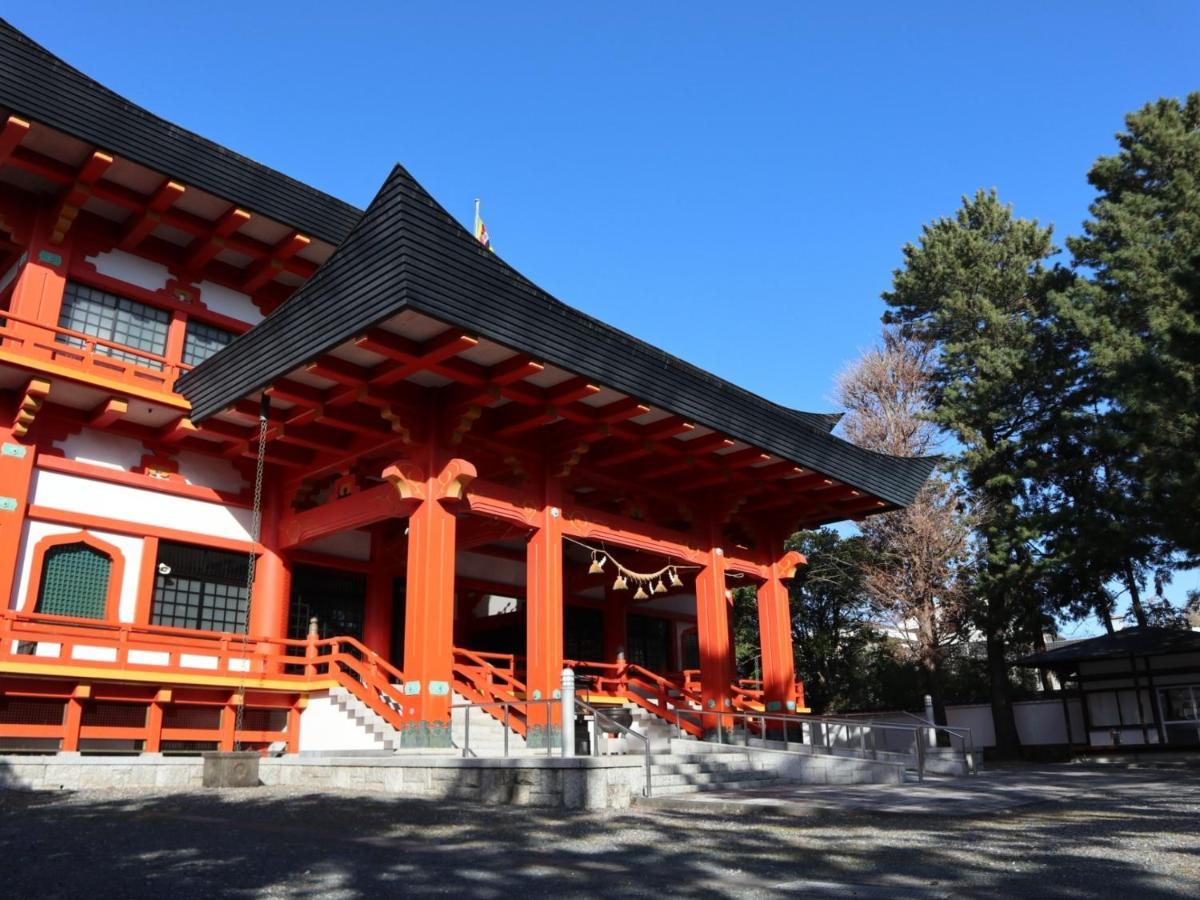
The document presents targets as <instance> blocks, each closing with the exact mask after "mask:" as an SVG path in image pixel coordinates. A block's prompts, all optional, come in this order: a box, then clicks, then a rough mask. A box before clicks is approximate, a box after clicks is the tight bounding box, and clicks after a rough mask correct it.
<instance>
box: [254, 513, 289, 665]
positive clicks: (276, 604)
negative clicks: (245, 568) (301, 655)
mask: <svg viewBox="0 0 1200 900" xmlns="http://www.w3.org/2000/svg"><path fill="white" fill-rule="evenodd" d="M281 504H282V498H281V495H280V493H279V491H278V490H273V489H272V490H266V491H265V492H264V496H263V514H262V536H261V538H260V541H259V543H260V544H261V545H262V552H261V553H259V555H258V559H257V561H256V562H255V564H254V584H253V586H252V589H251V591H252V592H251V602H250V623H249V628H250V636H251V637H253V638H257V639H258V644H257V647H256V652H257V653H258V654H259V658H260V671H278V669H279V667H280V666H281V665H282V663H280V662H278V661H276V662H274V663H271V662H269V660H270V659H271V657H273V656H278V650H279V647H278V645H277V644H272V643H271V640H272V639H278V638H283V637H286V636H287V626H288V606H289V599H290V597H289V595H290V593H291V583H292V573H291V567H290V566H289V565H288V562H287V560H286V559H284V557H283V554H282V553H281V552H280V551H279V516H280V506H281Z"/></svg>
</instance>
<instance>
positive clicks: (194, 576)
mask: <svg viewBox="0 0 1200 900" xmlns="http://www.w3.org/2000/svg"><path fill="white" fill-rule="evenodd" d="M247 598H248V594H247V591H246V557H245V555H244V554H241V553H229V552H226V551H224V550H210V549H208V548H207V547H193V546H189V545H187V544H169V543H167V542H165V541H164V542H161V543H160V544H159V545H158V574H157V575H156V576H155V579H154V605H153V608H152V611H151V615H150V622H151V624H154V625H169V626H171V627H174V628H197V629H200V630H203V631H232V632H238V633H240V632H243V631H245V630H246V609H247V606H248V601H247Z"/></svg>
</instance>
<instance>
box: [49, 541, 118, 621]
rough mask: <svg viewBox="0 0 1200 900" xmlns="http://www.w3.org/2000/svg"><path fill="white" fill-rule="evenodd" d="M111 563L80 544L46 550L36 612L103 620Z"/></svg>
mask: <svg viewBox="0 0 1200 900" xmlns="http://www.w3.org/2000/svg"><path fill="white" fill-rule="evenodd" d="M111 575H112V560H111V559H109V558H108V557H107V556H106V555H105V554H103V553H101V552H100V551H99V550H95V549H93V548H92V547H89V546H88V545H87V544H84V543H77V544H62V545H59V546H57V547H51V548H50V549H49V550H47V551H46V556H45V561H44V563H43V564H42V586H41V590H40V591H39V592H38V602H37V611H38V612H40V613H46V614H48V615H53V616H75V617H77V618H80V619H103V618H104V608H105V606H106V604H107V600H108V579H109V577H110V576H111Z"/></svg>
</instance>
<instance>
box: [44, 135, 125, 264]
mask: <svg viewBox="0 0 1200 900" xmlns="http://www.w3.org/2000/svg"><path fill="white" fill-rule="evenodd" d="M112 164H113V158H112V157H111V156H109V155H108V154H107V153H102V152H101V151H99V150H94V151H93V152H92V155H91V156H89V157H88V160H87V162H85V163H84V164H83V167H82V168H81V169H80V170H79V173H78V174H77V175H76V176H75V181H74V183H73V184H72V185H71V187H70V188H68V189H67V193H66V195H65V196H64V197H63V199H62V202H61V203H60V204H59V206H58V213H57V214H56V215H55V219H54V225H53V227H51V229H50V243H51V244H55V245H58V244H61V243H62V242H63V241H64V240H65V239H66V237H67V233H68V232H69V231H70V230H71V226H72V225H73V224H75V218H76V217H77V216H78V215H79V211H80V210H81V209H82V208H83V205H84V204H85V203H87V202H88V200H89V199H90V198H91V196H92V187H93V186H94V185H95V183H96V182H97V181H98V180H99V179H100V176H101V175H103V174H104V173H105V172H106V171H108V167H109V166H111V165H112Z"/></svg>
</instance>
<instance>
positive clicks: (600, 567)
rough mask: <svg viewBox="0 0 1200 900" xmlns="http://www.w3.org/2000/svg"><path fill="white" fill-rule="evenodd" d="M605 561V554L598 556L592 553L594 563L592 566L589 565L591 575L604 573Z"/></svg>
mask: <svg viewBox="0 0 1200 900" xmlns="http://www.w3.org/2000/svg"><path fill="white" fill-rule="evenodd" d="M604 563H605V559H604V557H603V556H596V554H594V553H593V554H592V564H591V565H590V566H588V574H589V575H601V574H603V573H604Z"/></svg>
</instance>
